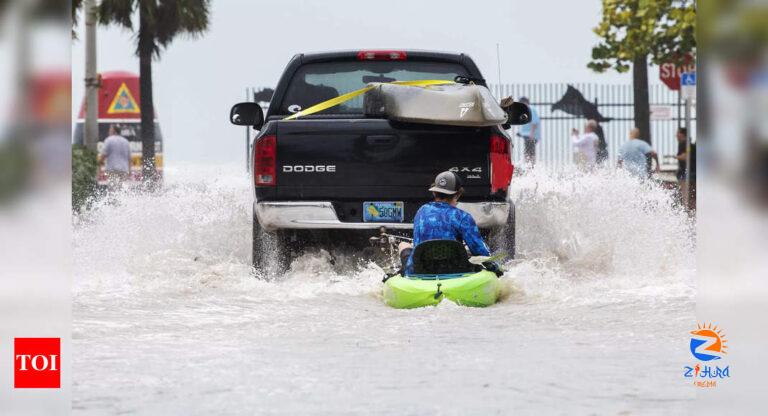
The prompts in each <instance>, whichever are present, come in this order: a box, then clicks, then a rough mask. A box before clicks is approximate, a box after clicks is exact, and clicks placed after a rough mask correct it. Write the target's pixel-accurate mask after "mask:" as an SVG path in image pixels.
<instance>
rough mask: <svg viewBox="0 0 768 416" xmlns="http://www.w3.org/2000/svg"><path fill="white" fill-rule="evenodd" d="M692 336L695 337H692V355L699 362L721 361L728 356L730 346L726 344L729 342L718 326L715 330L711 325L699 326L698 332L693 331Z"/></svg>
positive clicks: (697, 327) (697, 326)
mask: <svg viewBox="0 0 768 416" xmlns="http://www.w3.org/2000/svg"><path fill="white" fill-rule="evenodd" d="M691 335H693V336H692V337H691V354H693V356H694V357H696V359H697V360H701V361H711V360H719V359H721V358H722V355H723V354H727V352H726V351H725V350H726V349H727V348H728V346H727V345H725V344H727V343H728V341H727V340H726V339H725V334H723V333H722V330H720V329H718V327H717V325H715V327H714V328H713V327H712V324H711V323H710V324H709V325H707V324H703V325H700V324H697V325H696V330H695V331H691Z"/></svg>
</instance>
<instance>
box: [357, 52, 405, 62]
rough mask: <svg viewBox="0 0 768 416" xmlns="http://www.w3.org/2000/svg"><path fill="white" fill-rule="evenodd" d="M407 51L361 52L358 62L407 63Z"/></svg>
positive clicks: (358, 55) (358, 54)
mask: <svg viewBox="0 0 768 416" xmlns="http://www.w3.org/2000/svg"><path fill="white" fill-rule="evenodd" d="M406 58H407V55H406V54H405V51H360V52H358V53H357V60H358V61H405V60H406Z"/></svg>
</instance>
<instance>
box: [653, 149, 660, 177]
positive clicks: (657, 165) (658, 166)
mask: <svg viewBox="0 0 768 416" xmlns="http://www.w3.org/2000/svg"><path fill="white" fill-rule="evenodd" d="M650 155H651V157H652V158H653V160H655V161H656V172H660V171H661V165H660V164H659V154H658V153H656V151H655V150H651V152H650Z"/></svg>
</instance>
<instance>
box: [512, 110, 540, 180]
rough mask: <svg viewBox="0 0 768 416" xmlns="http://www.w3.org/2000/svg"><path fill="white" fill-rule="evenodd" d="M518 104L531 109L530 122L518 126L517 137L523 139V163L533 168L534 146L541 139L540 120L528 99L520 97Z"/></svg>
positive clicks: (534, 160) (534, 159) (534, 158)
mask: <svg viewBox="0 0 768 416" xmlns="http://www.w3.org/2000/svg"><path fill="white" fill-rule="evenodd" d="M520 102H521V103H523V104H525V105H527V106H528V108H530V109H531V121H530V122H528V124H523V125H522V126H520V130H518V131H517V135H518V136H519V137H521V138H522V139H523V144H524V146H525V163H526V164H527V165H529V166H531V167H533V165H535V164H536V145H537V144H539V140H540V139H541V120H540V119H539V113H538V111H536V109H535V108H533V107H531V105H530V104H531V102H530V100H528V97H520Z"/></svg>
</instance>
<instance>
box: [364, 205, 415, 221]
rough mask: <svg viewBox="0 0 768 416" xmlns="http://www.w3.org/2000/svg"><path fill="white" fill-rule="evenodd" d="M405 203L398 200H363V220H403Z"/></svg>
mask: <svg viewBox="0 0 768 416" xmlns="http://www.w3.org/2000/svg"><path fill="white" fill-rule="evenodd" d="M404 212H405V205H404V204H403V203H402V202H400V201H397V202H363V221H365V222H403V218H404V216H405V215H404Z"/></svg>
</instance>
